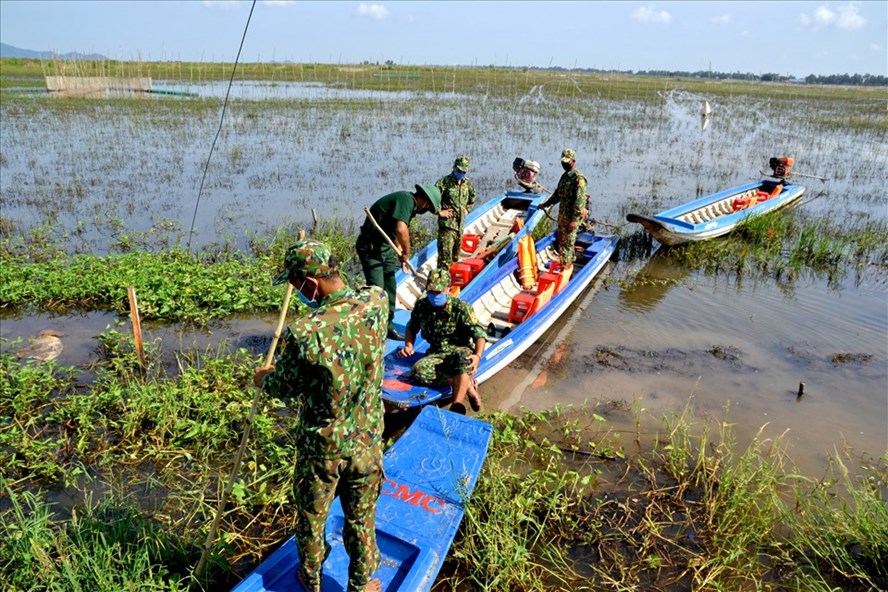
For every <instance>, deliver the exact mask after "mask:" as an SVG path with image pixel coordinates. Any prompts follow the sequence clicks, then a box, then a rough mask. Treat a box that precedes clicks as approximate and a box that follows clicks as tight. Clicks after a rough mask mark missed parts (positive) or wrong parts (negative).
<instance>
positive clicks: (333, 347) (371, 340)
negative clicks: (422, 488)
mask: <svg viewBox="0 0 888 592" xmlns="http://www.w3.org/2000/svg"><path fill="white" fill-rule="evenodd" d="M287 281H289V282H290V283H291V284H292V285H293V287H294V288H295V289H296V295H297V297H299V299H300V300H301V301H302V302H303V303H305V304H306V305H307V306H309V307H310V308H311V309H312V310H311V312H310V313H309V314H307V315H306V316H303V317H301V318H299V319H298V320H296V321H295V322H294V323H293V324H292V325H291V326H290V328H288V329H287V331H286V332H285V335H284V338H283V339H284V345H285V347H284V348H283V353H282V354H281V357H280V360H279V361H278V363H277V364H276V365H271V366H266V367H262V368H257V369H256V371H255V373H254V376H253V379H254V382H255V383H256V384H257V386H261V387H262V388H263V390H265V391H266V392H267V393H269V394H271V395H273V396H277V397H280V398H282V399H289V400H291V401H292V402H293V404H294V405H295V406H296V407H297V409H298V417H299V418H300V422H299V426H298V428H297V429H296V464H295V467H294V472H293V497H294V500H295V503H296V532H295V537H296V543H297V544H298V546H299V557H300V558H301V560H302V566H301V568H300V569H298V570H297V573H296V577H297V578H298V579H299V581H300V583H301V584H302V586H303V587H304V588H305V589H306V590H308V591H309V592H320V591H321V566H322V564H323V562H324V559H325V558H326V555H327V552H328V551H327V549H326V541H325V538H324V537H325V533H324V527H325V523H326V520H327V514H328V512H329V510H330V504H331V503H332V502H333V498H334V497H335V496H336V495H339V499H340V501H341V502H342V509H343V512H344V513H345V528H344V537H343V538H344V544H345V549H346V552H347V553H348V556H349V560H350V561H349V568H348V592H358V591H367V592H378V591H379V590H380V589H381V583H380V581H379V579H377V578H373V577H372V576H373V573H374V572H375V571H376V570H377V569H378V568H379V565H380V561H381V556H380V552H379V548H378V546H377V543H376V530H375V527H376V502H377V500H378V499H379V493H380V489H381V487H382V481H383V471H382V444H383V443H382V432H383V421H382V416H383V406H382V400H381V391H382V378H383V353H384V349H385V332H386V318H387V315H388V303H387V300H386V296H385V293H384V292H383V290H382V289H381V288H378V287H375V286H368V287H365V288H363V289H361V290H358V291H355V290H352V289H351V288H349V287H348V286H347V285H346V284H345V282H344V281H343V280H342V279H341V278H340V276H339V262H338V260H337V259H336V257H335V256H334V255H333V254H332V252H331V250H330V248H329V247H328V246H327V245H325V244H324V243H321V242H318V241H315V240H302V241H299V242H297V243H295V244H294V245H292V246H291V247H290V248H289V249H288V250H287V254H286V258H285V260H284V271H283V272H282V273H281V274H280V275H279V276H278V278H277V279H276V280H275V282H274V283H275V284H281V283H284V282H287Z"/></svg>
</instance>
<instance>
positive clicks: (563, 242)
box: [540, 148, 589, 267]
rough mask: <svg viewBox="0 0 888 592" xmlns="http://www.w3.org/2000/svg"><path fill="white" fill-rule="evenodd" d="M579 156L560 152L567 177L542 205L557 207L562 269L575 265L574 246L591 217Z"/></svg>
mask: <svg viewBox="0 0 888 592" xmlns="http://www.w3.org/2000/svg"><path fill="white" fill-rule="evenodd" d="M576 166H577V153H576V152H574V151H573V150H571V149H570V148H565V149H564V150H563V151H562V152H561V168H563V169H564V174H563V175H561V179H559V181H558V187H556V188H555V192H554V193H553V194H552V195H551V197H549V199H547V200H546V201H545V202H543V203H542V204H541V206H540V207H543V208H547V207H549V206H551V205H552V204H554V203H556V202H557V203H558V241H557V243H556V245H555V250H556V251H557V252H558V257H559V258H560V259H561V266H562V267H567V266H568V265H572V264H573V262H574V260H575V259H576V254H575V253H574V244H575V243H576V242H577V229H578V228H579V227H580V222H582V221H583V220H585V219H586V216H588V215H589V210H588V209H587V208H588V204H587V203H586V177H585V176H584V175H583V173H581V172H580V171H578V170H576Z"/></svg>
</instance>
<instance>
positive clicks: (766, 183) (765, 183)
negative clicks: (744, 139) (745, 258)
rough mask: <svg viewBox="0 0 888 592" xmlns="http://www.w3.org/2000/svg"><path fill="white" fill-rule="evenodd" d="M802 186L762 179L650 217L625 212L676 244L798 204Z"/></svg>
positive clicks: (722, 231)
mask: <svg viewBox="0 0 888 592" xmlns="http://www.w3.org/2000/svg"><path fill="white" fill-rule="evenodd" d="M804 193H805V188H804V187H803V186H801V185H796V184H794V183H791V182H789V181H788V180H786V179H783V178H772V179H764V180H762V181H757V182H754V183H747V184H746V185H739V186H737V187H732V188H730V189H725V190H724V191H719V192H718V193H713V194H712V195H707V196H704V197H701V198H700V199H695V200H693V201H691V202H688V203H686V204H683V205H680V206H678V207H675V208H672V209H669V210H666V211H663V212H660V213H659V214H656V215H654V216H653V217H649V216H643V215H641V214H632V213H630V214H627V216H626V219H627V220H628V221H629V222H637V223H638V224H641V225H642V226H643V227H644V229H645V230H647V231H648V232H649V233H651V235H652V236H653V237H654V238H655V239H657V240H658V241H660V242H661V243H662V244H664V245H667V246H671V245H680V244H682V243H686V242H691V241H701V240H707V239H710V238H715V237H717V236H722V235H724V234H727V233H729V232H731V231H732V230H733V229H734V227H735V226H737V224H739V223H740V222H742V221H743V220H746V219H748V218H752V217H755V216H761V215H762V214H765V213H767V212H773V211H776V210H779V209H782V208H786V207H789V206H795V205H798V203H799V202H800V200H801V197H802V195H803V194H804Z"/></svg>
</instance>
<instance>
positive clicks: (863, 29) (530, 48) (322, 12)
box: [0, 0, 888, 77]
mask: <svg viewBox="0 0 888 592" xmlns="http://www.w3.org/2000/svg"><path fill="white" fill-rule="evenodd" d="M251 4H252V2H251V1H247V0H241V1H211V0H203V1H202V0H188V1H171V0H167V1H150V2H136V1H130V2H116V1H107V0H106V1H101V2H83V1H77V0H65V1H62V2H53V1H47V0H40V1H25V0H0V41H3V42H4V43H8V44H9V45H14V46H16V47H21V48H26V49H33V50H41V51H45V50H53V51H58V52H60V53H67V52H71V51H79V52H83V53H101V54H104V55H106V56H108V57H109V58H114V59H124V60H133V59H142V60H183V61H223V62H230V61H233V60H234V58H235V56H236V55H237V49H238V45H239V43H240V40H241V36H242V34H243V30H244V26H245V24H246V21H247V16H248V15H249V12H250V6H251ZM886 13H888V2H885V1H876V2H548V1H547V2H518V1H511V2H505V1H502V2H480V1H478V2H407V1H401V2H391V1H384V0H378V1H374V2H305V1H288V0H259V1H258V2H257V3H256V7H255V10H254V12H253V17H252V20H251V22H250V28H249V30H248V32H247V37H246V42H245V44H244V51H243V56H242V58H241V59H242V61H250V62H253V61H272V60H274V61H284V60H291V61H299V62H323V63H342V64H345V63H359V62H362V61H364V60H369V61H371V62H377V61H378V62H385V61H386V60H392V61H393V62H395V63H397V64H413V65H480V66H487V65H496V66H542V67H545V66H562V67H566V68H572V67H579V68H602V69H607V68H615V69H620V70H690V71H696V70H707V69H709V68H710V65H711V68H712V69H713V70H716V71H722V72H734V71H740V72H753V73H758V74H761V73H765V72H776V73H779V74H791V75H795V76H802V77H803V76H806V75H808V74H819V75H822V74H844V73H851V74H853V73H861V74H863V73H868V74H879V75H888V53H886V52H888V49H886V45H888V41H886V40H888V16H886Z"/></svg>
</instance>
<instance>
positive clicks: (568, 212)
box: [546, 169, 586, 224]
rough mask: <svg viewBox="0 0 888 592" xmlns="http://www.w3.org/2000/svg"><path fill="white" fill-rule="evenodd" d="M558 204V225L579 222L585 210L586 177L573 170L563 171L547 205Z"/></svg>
mask: <svg viewBox="0 0 888 592" xmlns="http://www.w3.org/2000/svg"><path fill="white" fill-rule="evenodd" d="M556 201H557V202H558V222H559V224H570V223H571V222H581V221H582V219H583V210H584V209H586V177H585V176H584V175H583V173H581V172H580V171H578V170H576V169H574V170H572V171H565V172H564V174H563V175H561V179H559V181H558V187H556V188H555V193H553V194H552V197H550V198H549V199H547V200H546V202H547V203H555V202H556Z"/></svg>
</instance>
